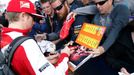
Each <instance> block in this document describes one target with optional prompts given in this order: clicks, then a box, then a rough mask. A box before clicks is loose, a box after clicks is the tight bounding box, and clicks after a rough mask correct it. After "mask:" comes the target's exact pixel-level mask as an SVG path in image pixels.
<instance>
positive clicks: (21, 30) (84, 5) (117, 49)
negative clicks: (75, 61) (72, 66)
mask: <svg viewBox="0 0 134 75" xmlns="http://www.w3.org/2000/svg"><path fill="white" fill-rule="evenodd" d="M14 5H15V6H14ZM133 5H134V1H133V0H129V1H127V3H126V0H38V1H35V3H32V2H31V1H29V0H11V1H10V2H9V4H8V6H7V9H6V10H5V11H4V12H3V13H2V14H1V15H0V44H1V45H0V50H1V51H2V52H3V54H4V52H5V50H6V48H7V47H8V46H9V44H10V42H12V41H13V40H14V39H15V38H17V37H19V36H29V37H32V38H33V39H28V40H26V41H24V42H23V43H22V44H21V45H20V46H19V47H18V48H17V49H16V51H15V53H14V55H13V58H12V62H11V68H12V69H13V71H14V72H15V74H16V75H68V74H69V73H68V71H69V66H68V61H69V56H70V55H71V54H72V53H73V52H74V50H71V49H70V48H69V47H68V46H69V45H72V44H77V43H76V42H75V40H76V38H77V36H78V34H79V32H80V30H81V28H82V25H83V23H85V22H86V23H92V24H95V25H99V26H105V27H106V31H105V33H104V36H103V37H102V40H101V42H100V44H99V46H98V47H97V48H94V49H90V51H88V52H89V53H92V54H93V57H92V58H91V59H89V60H88V61H87V62H86V63H84V64H83V65H82V66H81V67H80V68H78V69H77V70H76V71H75V72H74V73H73V74H74V75H131V74H132V75H133V72H134V8H133ZM35 8H36V9H35Z"/></svg>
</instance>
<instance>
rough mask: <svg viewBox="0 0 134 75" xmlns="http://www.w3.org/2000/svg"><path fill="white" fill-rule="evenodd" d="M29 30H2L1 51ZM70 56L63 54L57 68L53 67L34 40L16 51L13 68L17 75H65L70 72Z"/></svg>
mask: <svg viewBox="0 0 134 75" xmlns="http://www.w3.org/2000/svg"><path fill="white" fill-rule="evenodd" d="M27 32H28V31H27V30H19V29H12V28H2V33H1V39H2V40H1V43H0V44H1V46H0V49H1V51H2V52H3V53H4V51H5V49H6V48H7V47H8V46H9V43H10V42H12V40H13V39H15V38H16V37H19V36H25V35H26V33H27ZM67 62H68V55H67V54H65V53H63V54H61V57H60V58H59V62H58V64H57V66H53V65H52V64H51V63H50V62H48V60H47V59H46V58H45V57H44V55H43V54H42V52H41V50H40V48H39V47H38V45H37V44H36V42H35V41H34V40H33V39H28V40H26V41H24V42H23V43H22V44H21V45H20V46H19V47H18V48H17V49H16V51H15V53H14V56H13V59H12V62H11V67H12V68H13V70H14V71H15V72H16V73H17V75H65V74H66V71H67V70H68V64H67Z"/></svg>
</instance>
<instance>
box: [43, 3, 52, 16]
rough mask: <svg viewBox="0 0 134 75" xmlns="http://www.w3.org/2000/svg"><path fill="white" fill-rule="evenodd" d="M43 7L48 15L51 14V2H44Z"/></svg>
mask: <svg viewBox="0 0 134 75" xmlns="http://www.w3.org/2000/svg"><path fill="white" fill-rule="evenodd" d="M42 9H43V11H44V12H45V14H47V15H51V14H52V12H53V8H52V7H51V5H50V3H49V2H45V3H42Z"/></svg>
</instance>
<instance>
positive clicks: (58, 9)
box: [54, 4, 63, 10]
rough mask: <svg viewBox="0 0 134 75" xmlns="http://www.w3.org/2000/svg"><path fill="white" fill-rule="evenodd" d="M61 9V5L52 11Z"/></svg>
mask: <svg viewBox="0 0 134 75" xmlns="http://www.w3.org/2000/svg"><path fill="white" fill-rule="evenodd" d="M62 7H63V4H61V5H59V6H57V7H56V8H54V10H61V8H62Z"/></svg>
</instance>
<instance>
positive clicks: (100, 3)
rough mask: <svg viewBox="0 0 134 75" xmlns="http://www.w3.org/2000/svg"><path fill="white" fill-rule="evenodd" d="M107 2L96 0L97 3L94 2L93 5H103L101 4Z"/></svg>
mask: <svg viewBox="0 0 134 75" xmlns="http://www.w3.org/2000/svg"><path fill="white" fill-rule="evenodd" d="M106 2H107V0H105V1H100V2H97V3H95V5H96V6H97V5H98V4H99V5H103V4H105V3H106Z"/></svg>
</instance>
